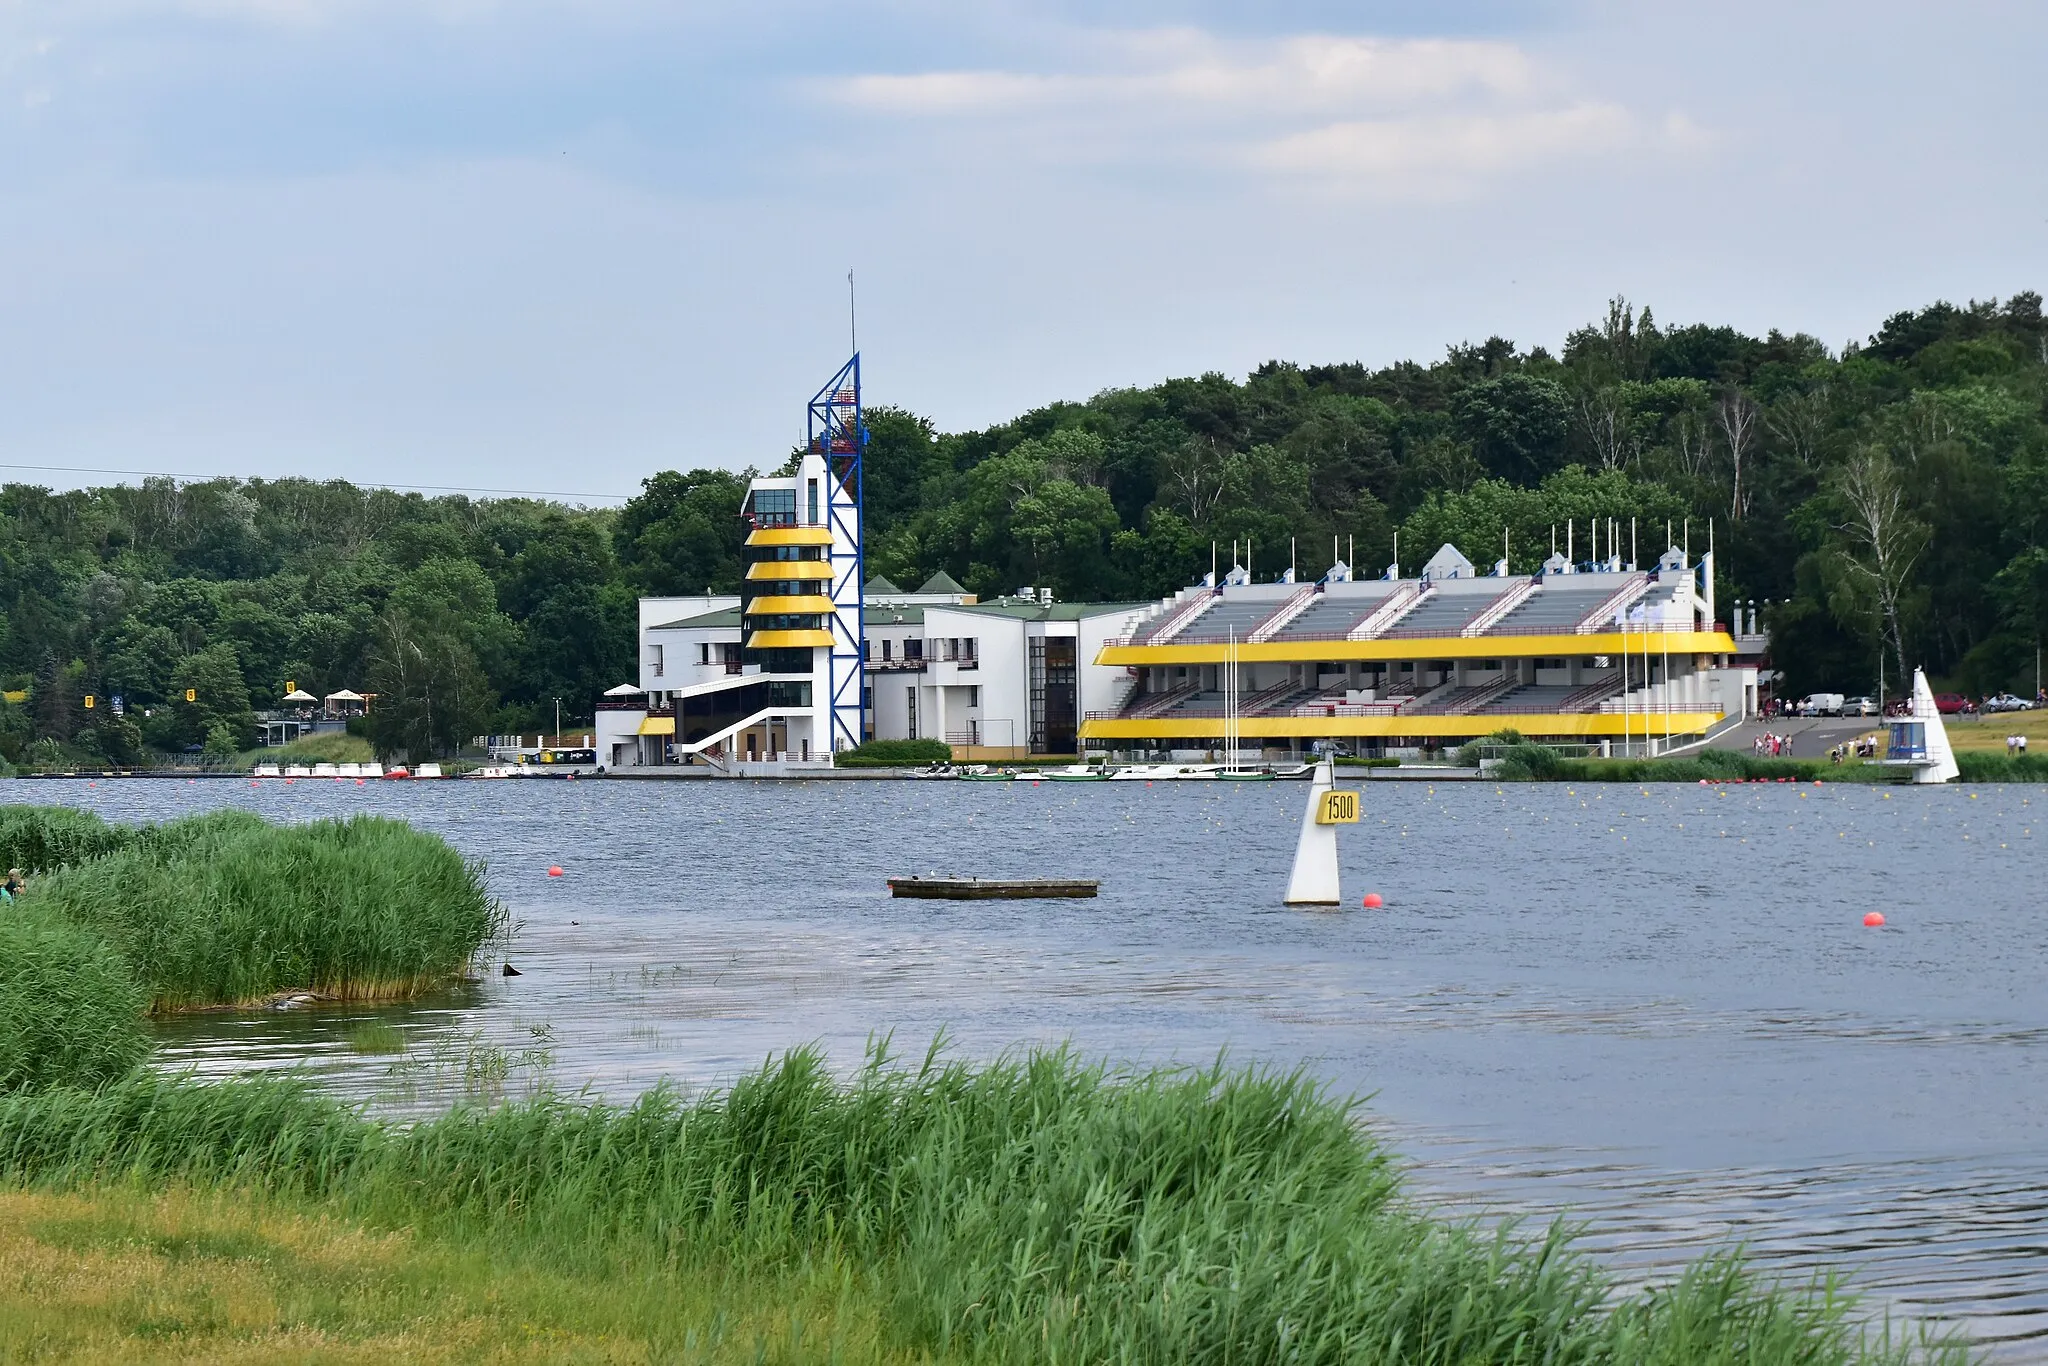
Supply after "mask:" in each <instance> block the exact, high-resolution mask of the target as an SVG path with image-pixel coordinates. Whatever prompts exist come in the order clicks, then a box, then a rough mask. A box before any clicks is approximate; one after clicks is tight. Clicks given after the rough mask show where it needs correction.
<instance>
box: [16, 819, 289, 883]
mask: <svg viewBox="0 0 2048 1366" xmlns="http://www.w3.org/2000/svg"><path fill="white" fill-rule="evenodd" d="M265 828H267V827H266V825H265V823H264V820H263V818H262V817H261V816H258V815H257V814H255V813H254V812H252V811H242V810H239V809H236V808H233V807H229V808H225V809H223V810H220V811H208V812H205V813H203V814H201V815H197V816H183V817H180V818H179V819H177V820H174V821H166V822H164V823H163V824H161V825H110V824H108V823H107V822H106V821H104V820H102V819H100V817H99V816H98V815H97V814H95V813H93V812H91V811H80V810H78V809H77V808H76V807H70V806H0V869H4V868H20V869H22V870H23V871H24V872H29V873H47V872H52V871H54V870H56V869H58V868H69V867H72V866H74V865H77V864H81V863H85V862H87V861H89V860H91V859H96V858H103V857H105V856H106V855H108V854H114V853H119V852H121V851H122V850H127V849H138V850H142V851H144V852H145V853H147V854H148V855H149V856H150V857H152V858H159V859H161V858H178V857H188V856H194V855H198V854H202V853H203V852H204V851H205V850H206V849H208V848H210V847H213V846H216V845H218V844H219V843H220V842H221V841H223V840H226V839H231V838H233V837H235V836H237V835H245V834H248V833H249V832H250V831H252V830H262V829H265Z"/></svg>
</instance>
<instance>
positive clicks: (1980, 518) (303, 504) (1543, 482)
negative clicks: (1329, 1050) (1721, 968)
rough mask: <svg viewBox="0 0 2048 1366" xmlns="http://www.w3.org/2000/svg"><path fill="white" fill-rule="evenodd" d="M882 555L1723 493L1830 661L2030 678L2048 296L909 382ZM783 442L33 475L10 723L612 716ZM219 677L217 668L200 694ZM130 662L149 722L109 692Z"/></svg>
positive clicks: (927, 557)
mask: <svg viewBox="0 0 2048 1366" xmlns="http://www.w3.org/2000/svg"><path fill="white" fill-rule="evenodd" d="M868 420H869V425H870V428H871V430H872V433H873V438H872V444H871V445H870V448H869V454H868V461H867V482H866V494H867V504H868V513H869V527H870V531H869V538H870V542H869V543H870V552H869V553H870V560H871V567H872V569H873V570H874V571H875V572H881V573H885V574H887V575H889V576H890V577H891V578H893V579H896V580H898V581H899V582H907V581H917V580H920V579H922V578H923V577H924V576H925V575H928V574H929V573H931V572H933V571H935V570H939V569H944V570H946V571H948V572H949V573H951V574H952V575H953V576H954V577H956V578H958V579H959V580H960V581H961V582H962V583H964V584H966V585H967V587H969V588H970V589H972V590H974V591H977V592H980V593H983V594H994V593H1000V592H1006V591H1011V590H1014V589H1016V588H1017V587H1019V586H1021V585H1024V584H1032V585H1043V586H1047V587H1050V588H1052V589H1053V590H1054V591H1055V592H1056V593H1057V594H1059V595H1060V596H1061V597H1063V598H1068V599H1077V598H1109V599H1142V598H1150V597H1156V596H1159V595H1162V594H1164V593H1168V592H1171V591H1172V590H1173V589H1175V588H1178V587H1180V586H1183V585H1185V584H1186V583H1188V582H1189V581H1191V580H1192V579H1193V578H1194V577H1196V576H1197V575H1199V574H1200V573H1201V572H1202V571H1204V570H1206V569H1207V568H1208V566H1209V560H1210V547H1211V544H1212V542H1220V543H1222V544H1223V545H1224V546H1225V547H1226V551H1227V547H1228V546H1229V544H1230V543H1231V542H1232V541H1239V542H1248V543H1249V544H1250V545H1251V546H1252V547H1253V560H1252V567H1253V569H1254V571H1255V572H1256V573H1257V574H1258V575H1259V577H1261V578H1265V577H1269V576H1271V575H1273V574H1277V573H1278V572H1279V571H1280V570H1281V569H1282V568H1284V567H1285V565H1286V563H1287V559H1288V555H1289V547H1290V544H1291V545H1292V547H1293V553H1294V555H1295V557H1296V563H1297V566H1298V568H1299V570H1300V572H1301V573H1302V574H1303V575H1304V576H1305V577H1306V576H1313V575H1316V574H1319V573H1321V572H1322V570H1323V569H1324V568H1326V567H1327V566H1328V564H1329V561H1330V555H1331V545H1332V538H1333V537H1335V538H1338V539H1339V541H1340V543H1341V544H1347V545H1348V544H1354V543H1355V545H1356V547H1357V559H1358V561H1359V563H1360V565H1361V566H1362V567H1370V570H1371V571H1372V572H1377V571H1378V570H1380V569H1381V568H1383V567H1384V566H1385V565H1386V564H1387V563H1388V562H1389V561H1390V560H1391V559H1392V557H1393V550H1394V538H1395V535H1396V533H1397V531H1398V533H1399V536H1400V543H1401V547H1402V560H1403V563H1404V566H1406V567H1407V568H1408V572H1413V566H1416V565H1419V564H1420V563H1421V561H1422V559H1423V558H1424V557H1426V556H1427V555H1428V554H1429V552H1430V551H1432V550H1434V549H1435V547H1436V546H1437V545H1438V544H1439V543H1441V542H1443V541H1447V540H1448V541H1453V542H1455V543H1457V544H1458V545H1459V546H1460V547H1461V548H1462V549H1464V550H1465V551H1466V553H1467V554H1468V555H1470V556H1471V558H1472V559H1473V560H1475V561H1478V562H1482V563H1490V562H1491V561H1492V560H1494V559H1496V558H1498V555H1499V551H1498V549H1497V547H1499V546H1500V544H1501V541H1502V534H1503V531H1504V530H1505V532H1506V538H1507V545H1508V557H1509V559H1510V562H1511V565H1512V568H1513V569H1514V570H1515V571H1517V572H1522V571H1531V570H1533V569H1535V567H1536V566H1537V564H1538V563H1539V562H1540V561H1541V560H1542V559H1543V558H1544V557H1545V556H1546V555H1548V554H1549V552H1550V544H1551V542H1550V535H1551V528H1552V527H1553V526H1562V525H1563V524H1564V523H1565V522H1566V521H1567V520H1568V519H1569V520H1571V521H1574V522H1576V523H1577V524H1578V526H1579V527H1580V528H1581V531H1580V535H1581V536H1583V534H1584V532H1583V528H1584V527H1585V526H1586V524H1587V523H1588V521H1589V520H1590V519H1593V518H1607V517H1613V518H1617V519H1619V520H1620V521H1621V522H1622V523H1623V524H1626V523H1627V522H1628V521H1629V519H1631V518H1633V519H1636V524H1637V526H1638V529H1639V530H1638V535H1639V536H1640V538H1641V554H1642V558H1644V559H1648V558H1650V556H1651V555H1653V554H1654V553H1655V552H1656V550H1658V549H1661V546H1659V545H1657V541H1659V540H1661V537H1662V529H1663V527H1664V525H1665V523H1666V522H1667V520H1670V521H1678V520H1681V519H1685V518H1691V519H1692V522H1693V527H1694V531H1693V542H1694V548H1695V549H1698V548H1700V547H1701V546H1702V545H1703V544H1704V541H1705V537H1706V530H1705V528H1706V524H1707V522H1708V520H1709V519H1711V520H1712V523H1713V528H1714V531H1713V535H1714V538H1715V544H1716V548H1717V550H1718V552H1719V556H1718V558H1719V561H1720V569H1721V580H1720V582H1721V595H1722V598H1723V600H1724V601H1726V600H1728V599H1731V598H1735V597H1742V598H1752V597H1753V598H1757V599H1759V600H1765V601H1768V602H1769V603H1770V604H1771V605H1770V607H1769V608H1768V609H1767V612H1766V619H1767V621H1768V622H1769V624H1770V627H1771V630H1772V633H1773V637H1774V656H1775V658H1776V660H1777V662H1778V664H1779V665H1780V667H1782V668H1783V669H1784V670H1785V671H1786V673H1787V679H1786V687H1787V688H1788V689H1789V690H1791V691H1794V692H1801V691H1807V690H1811V689H1817V688H1820V687H1822V686H1827V687H1829V688H1832V689H1835V690H1840V691H1871V690H1874V688H1875V686H1876V681H1877V677H1878V670H1879V659H1880V654H1882V656H1883V658H1884V660H1885V661H1886V662H1885V665H1884V669H1885V673H1886V675H1887V676H1888V677H1889V678H1890V679H1892V680H1896V679H1897V677H1898V676H1899V674H1900V672H1901V670H1902V669H1903V668H1904V667H1908V666H1910V665H1913V664H1925V665H1926V666H1927V667H1928V668H1929V669H1930V671H1931V672H1932V673H1934V674H1935V675H1937V676H1939V677H1942V678H1945V679H1952V680H1954V681H1955V683H1956V684H1957V685H1958V686H1959V687H1961V688H1963V689H1965V690H1968V691H1971V692H1977V693H1982V692H1986V691H1989V690H1992V689H1995V688H1999V687H2005V686H2011V687H2014V688H2016V689H2021V690H2024V691H2027V692H2029V693H2031V691H2032V689H2033V678H2034V660H2035V651H2036V648H2037V646H2038V644H2039V642H2040V641H2041V639H2042V637H2043V635H2044V634H2048V325H2044V321H2043V318H2042V312H2041V297H2040V296H2039V295H2038V294H2034V293H2025V294H2018V295H2014V296H2013V297H2012V298H2010V299H2007V300H2004V301H2002V302H2001V301H1996V300H1993V301H1989V302H1983V303H1974V302H1973V303H1971V304H1968V305H1967V306H1962V307H1958V306H1954V305H1950V304H1945V303H1943V304H1935V305H1933V306H1931V307H1928V308H1924V309H1921V310H1918V311H1915V312H1906V313H1899V314H1896V315H1895V316H1893V317H1891V318H1889V319H1887V320H1886V321H1885V323H1884V324H1883V326H1882V327H1880V328H1879V329H1878V331H1877V332H1876V334H1875V335H1873V336H1871V337H1870V338H1869V339H1868V340H1867V341H1866V342H1864V343H1863V344H1860V345H1854V346H1849V347H1845V348H1842V349H1841V350H1839V351H1835V350H1830V349H1829V347H1828V346H1826V345H1825V344H1823V343H1822V342H1821V341H1819V340H1817V339H1815V338H1813V337H1810V336H1806V335H1804V334H1791V335H1787V334H1784V333H1780V332H1777V331H1772V332H1770V333H1768V334H1767V335H1765V336H1763V337H1761V338H1759V337H1754V336H1749V335H1746V334H1744V333H1742V332H1740V331H1737V330H1736V329H1734V328H1730V327H1722V326H1713V325H1706V324H1691V325H1685V326H1672V327H1664V326H1661V325H1660V324H1659V323H1658V322H1657V320H1656V319H1655V318H1654V317H1653V316H1652V314H1651V311H1650V310H1649V309H1648V308H1643V309H1640V310H1638V309H1636V308H1634V307H1632V306H1631V305H1630V304H1629V303H1627V302H1626V301H1624V300H1619V299H1617V300H1615V301H1614V302H1613V303H1612V304H1610V305H1609V307H1608V309H1607V312H1606V316H1605V317H1604V318H1603V319H1601V320H1599V321H1598V322H1596V323H1594V324H1592V325H1589V326H1587V327H1584V328H1581V329H1579V330H1578V331H1576V332H1573V333H1572V334H1571V335H1570V336H1569V337H1567V338H1565V339H1564V341H1563V343H1562V345H1561V346H1560V347H1558V348H1557V350H1556V351H1554V352H1553V351H1552V350H1550V349H1548V348H1546V347H1543V346H1535V347H1531V348H1528V349H1523V348H1522V347H1519V346H1517V345H1516V344H1515V343H1514V342H1511V341H1508V340H1505V339H1502V338H1498V337H1495V338H1490V339H1488V340H1487V341H1486V342H1484V343H1482V344H1479V345H1461V346H1455V347H1452V348H1450V350H1449V352H1448V353H1447V354H1446V355H1445V356H1444V357H1443V358H1442V359H1440V360H1437V361H1435V362H1434V363H1431V364H1423V363H1420V362H1412V361H1408V362H1401V363H1399V364H1396V365H1391V366H1387V367H1385V368H1382V369H1377V370H1375V369H1369V368H1367V367H1366V366H1363V365H1359V364H1335V365H1293V364H1286V363H1281V362H1271V363H1268V364H1266V365H1263V366H1261V367H1260V368H1259V369H1258V370H1257V371H1255V372H1254V373H1253V374H1251V375H1250V376H1248V377H1247V378H1246V379H1245V380H1243V381H1242V382H1238V381H1235V380H1232V379H1230V378H1228V377H1226V376H1223V375H1220V374H1210V375H1203V376H1201V377H1199V378H1192V379H1174V380H1168V381H1166V382H1165V383H1162V384H1159V385H1156V386H1153V387H1151V388H1147V389H1118V390H1109V391H1105V392H1103V393H1100V394H1097V395H1095V396H1094V397H1093V398H1090V399H1088V400H1086V401H1085V402H1072V403H1059V404H1054V405H1052V406H1050V407H1047V408H1042V409H1038V410H1035V411H1033V412H1029V413H1026V414H1024V415H1023V416H1021V417H1018V418H1016V419H1014V420H1013V421H1010V422H1007V423H1004V424H1001V425H999V426H994V427H990V428H987V429H986V430H982V431H973V432H960V433H944V432H939V431H936V430H935V429H934V428H933V426H932V424H931V423H929V422H928V421H926V420H925V419H923V418H920V417H918V416H917V415H915V414H914V413H911V412H908V411H905V410H903V409H901V408H895V407H886V406H884V407H880V408H876V409H873V410H871V411H870V413H869V415H868ZM745 479H746V475H745V473H737V474H736V473H733V472H730V471H723V470H695V471H691V472H689V473H687V474H684V473H678V472H675V471H664V472H661V473H658V474H655V475H653V476H652V477H650V478H649V479H647V480H646V481H645V482H644V486H643V491H642V492H641V494H640V495H639V496H638V497H636V498H634V499H633V500H632V501H631V502H629V503H627V504H626V505H625V506H624V507H623V508H619V509H599V510H591V509H583V508H569V507H563V506H559V505H555V504H550V503H545V502H538V501H530V500H496V501H479V500H475V499H470V498H465V497H438V498H428V497H423V496H421V495H418V494H408V493H399V492H394V491H390V490H383V489H366V488H358V487H355V486H353V485H350V484H347V483H344V482H340V481H325V482H316V481H310V480H301V479H276V480H268V479H265V480H247V481H242V480H215V481H206V482H199V483H187V484H178V483H175V482H173V481H171V480H168V479H152V480H149V481H147V482H145V483H144V484H143V485H142V486H140V487H130V486H120V487H109V488H98V489H88V490H82V491H76V492H64V493H56V492H51V491H48V490H46V489H41V488H36V487H33V486H28V485H22V484H9V485H7V486H5V487H4V488H0V605H4V608H5V612H6V620H5V635H4V638H0V681H4V682H5V684H6V687H7V689H8V690H9V692H10V693H11V694H13V695H15V696H18V697H20V698H21V700H20V701H9V702H6V703H0V756H4V757H5V758H7V759H8V760H10V761H17V762H18V761H20V760H21V759H23V758H24V757H26V758H28V759H31V760H35V759H38V758H40V759H55V758H61V757H65V756H77V755H84V756H91V757H100V758H104V759H106V760H109V761H111V762H116V763H128V762H134V761H135V760H137V759H139V758H141V757H142V756H143V755H144V753H145V751H146V750H149V749H156V750H180V749H185V748H188V747H190V746H195V745H197V746H209V747H211V748H212V749H213V750H214V751H215V752H222V753H224V752H227V751H230V750H232V749H236V748H240V747H242V746H244V745H246V744H247V743H248V739H247V737H248V735H249V726H250V724H251V715H252V712H253V710H254V709H255V708H256V707H257V706H260V705H263V704H264V703H265V701H266V700H267V699H271V698H275V697H277V696H278V695H279V694H280V693H281V692H282V690H283V683H284V681H285V680H287V679H290V680H293V681H296V682H297V683H298V684H299V685H300V686H301V687H303V688H307V689H309V690H311V691H314V692H316V693H317V692H324V691H329V690H333V689H338V688H342V687H352V688H356V689H358V690H361V691H368V692H375V693H377V694H378V696H379V704H378V707H377V714H376V716H375V718H374V726H375V729H376V739H377V740H378V742H379V744H380V745H381V746H383V747H385V748H387V749H404V750H408V751H409V752H411V753H413V754H416V755H417V754H423V753H428V752H444V751H446V750H447V749H449V748H451V747H452V746H453V745H455V744H456V743H458V742H459V741H460V740H462V739H463V738H465V737H467V736H470V735H473V734H477V733H480V732H484V731H492V730H495V731H534V730H539V729H541V728H542V727H543V726H544V725H547V724H550V723H551V722H552V719H553V699H555V698H557V697H559V698H560V699H561V700H562V715H563V716H564V718H565V719H567V718H577V719H580V718H586V717H588V716H589V715H590V714H591V705H592V702H593V700H594V699H595V697H596V696H597V694H598V693H599V692H601V691H602V690H603V689H604V688H605V687H607V686H609V685H611V684H613V683H616V682H618V681H620V680H621V679H625V678H629V677H631V676H633V672H634V669H633V653H634V639H633V637H634V625H635V610H634V599H635V598H636V597H637V596H638V595H639V594H641V593H681V592H701V591H703V590H705V589H707V588H709V589H712V590H715V591H732V590H736V589H737V587H738V583H739V574H740V570H741V563H742V561H741V556H740V545H741V536H742V532H741V528H740V525H739V522H738V519H737V516H736V511H737V509H738V506H739V502H740V497H741V495H742V493H743V491H744V488H745ZM188 688H189V689H191V690H192V691H193V693H194V694H195V696H196V698H197V701H195V702H192V703H187V702H186V701H185V700H184V695H185V691H186V690H187V689H188ZM89 693H90V694H96V695H99V696H105V695H108V694H120V695H122V696H123V697H124V698H125V699H126V702H127V712H126V715H125V716H124V717H120V718H116V717H114V716H112V715H111V713H110V712H109V711H108V710H107V709H105V708H96V709H95V710H94V711H92V712H90V713H88V712H86V711H85V710H84V709H83V708H82V706H81V702H82V699H83V697H84V696H85V695H86V694H89Z"/></svg>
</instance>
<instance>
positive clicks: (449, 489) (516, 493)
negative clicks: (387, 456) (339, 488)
mask: <svg viewBox="0 0 2048 1366" xmlns="http://www.w3.org/2000/svg"><path fill="white" fill-rule="evenodd" d="M0 470H42V471H45V472H49V473H57V474H132V475H139V476H141V477H142V478H145V479H184V480H195V479H197V480H211V479H235V480H247V479H250V478H252V477H253V478H261V477H262V476H261V475H255V476H251V475H245V474H172V473H170V472H169V471H167V470H109V469H98V468H96V467H92V466H86V465H9V464H0ZM273 482H275V481H273ZM312 482H319V481H312ZM341 482H343V483H354V482H355V481H353V480H343V481H341ZM358 487H361V488H379V489H396V490H398V491H400V492H402V493H502V494H509V495H511V496H513V497H519V498H580V499H586V500H589V501H593V502H595V501H603V502H612V503H623V502H627V501H628V500H630V499H631V498H632V497H633V496H634V495H632V494H630V493H564V492H562V491H561V490H559V489H486V488H464V487H461V486H459V485H455V484H387V483H384V482H383V481H381V480H379V481H376V482H374V483H367V484H360V485H358Z"/></svg>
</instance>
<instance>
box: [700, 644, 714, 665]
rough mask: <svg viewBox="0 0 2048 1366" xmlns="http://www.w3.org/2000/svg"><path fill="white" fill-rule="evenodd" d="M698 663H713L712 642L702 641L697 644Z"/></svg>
mask: <svg viewBox="0 0 2048 1366" xmlns="http://www.w3.org/2000/svg"><path fill="white" fill-rule="evenodd" d="M697 662H698V663H699V664H709V663H710V662H711V642H710V641H708V640H700V641H698V642H697Z"/></svg>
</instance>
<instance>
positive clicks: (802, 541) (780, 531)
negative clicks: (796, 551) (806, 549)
mask: <svg viewBox="0 0 2048 1366" xmlns="http://www.w3.org/2000/svg"><path fill="white" fill-rule="evenodd" d="M747 544H748V545H830V544H832V532H831V529H830V528H828V527H822V526H764V527H756V528H755V529H754V530H752V531H750V532H748V533H747Z"/></svg>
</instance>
